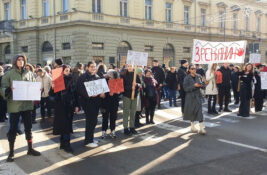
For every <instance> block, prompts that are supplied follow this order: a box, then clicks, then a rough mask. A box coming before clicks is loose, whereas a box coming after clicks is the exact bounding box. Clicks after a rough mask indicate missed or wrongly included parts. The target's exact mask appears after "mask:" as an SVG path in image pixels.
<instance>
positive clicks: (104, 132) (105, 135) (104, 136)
mask: <svg viewBox="0 0 267 175" xmlns="http://www.w3.org/2000/svg"><path fill="white" fill-rule="evenodd" d="M106 137H107V133H106V131H102V136H101V139H104V138H106Z"/></svg>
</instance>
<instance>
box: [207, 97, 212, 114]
mask: <svg viewBox="0 0 267 175" xmlns="http://www.w3.org/2000/svg"><path fill="white" fill-rule="evenodd" d="M208 114H212V110H211V100H210V99H209V100H208Z"/></svg>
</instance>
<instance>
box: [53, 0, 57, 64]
mask: <svg viewBox="0 0 267 175" xmlns="http://www.w3.org/2000/svg"><path fill="white" fill-rule="evenodd" d="M53 17H54V59H56V56H57V55H56V53H57V52H56V49H57V47H56V46H57V43H56V42H57V39H56V2H55V0H53Z"/></svg>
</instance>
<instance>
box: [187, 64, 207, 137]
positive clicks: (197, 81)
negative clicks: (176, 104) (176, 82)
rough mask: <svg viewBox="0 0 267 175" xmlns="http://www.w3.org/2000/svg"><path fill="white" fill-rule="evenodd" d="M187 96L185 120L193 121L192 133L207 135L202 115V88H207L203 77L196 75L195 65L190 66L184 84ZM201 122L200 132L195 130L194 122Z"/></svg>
mask: <svg viewBox="0 0 267 175" xmlns="http://www.w3.org/2000/svg"><path fill="white" fill-rule="evenodd" d="M183 87H184V91H185V92H186V96H185V107H184V116H183V119H184V120H189V121H191V131H192V132H199V133H200V134H203V135H205V134H206V131H205V129H204V125H203V113H202V95H201V92H200V89H201V88H204V87H205V84H204V82H203V81H202V77H200V76H199V75H197V74H196V67H195V66H194V65H190V66H189V74H188V75H187V76H186V77H185V79H184V83H183ZM195 121H198V122H199V131H198V130H197V129H196V128H195V124H194V122H195Z"/></svg>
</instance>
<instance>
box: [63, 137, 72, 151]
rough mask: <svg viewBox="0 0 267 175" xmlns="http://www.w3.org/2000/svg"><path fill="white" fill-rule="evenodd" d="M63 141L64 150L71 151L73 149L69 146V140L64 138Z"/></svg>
mask: <svg viewBox="0 0 267 175" xmlns="http://www.w3.org/2000/svg"><path fill="white" fill-rule="evenodd" d="M64 143H65V146H64V151H65V152H67V153H73V149H72V148H71V146H70V141H69V140H65V141H64Z"/></svg>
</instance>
